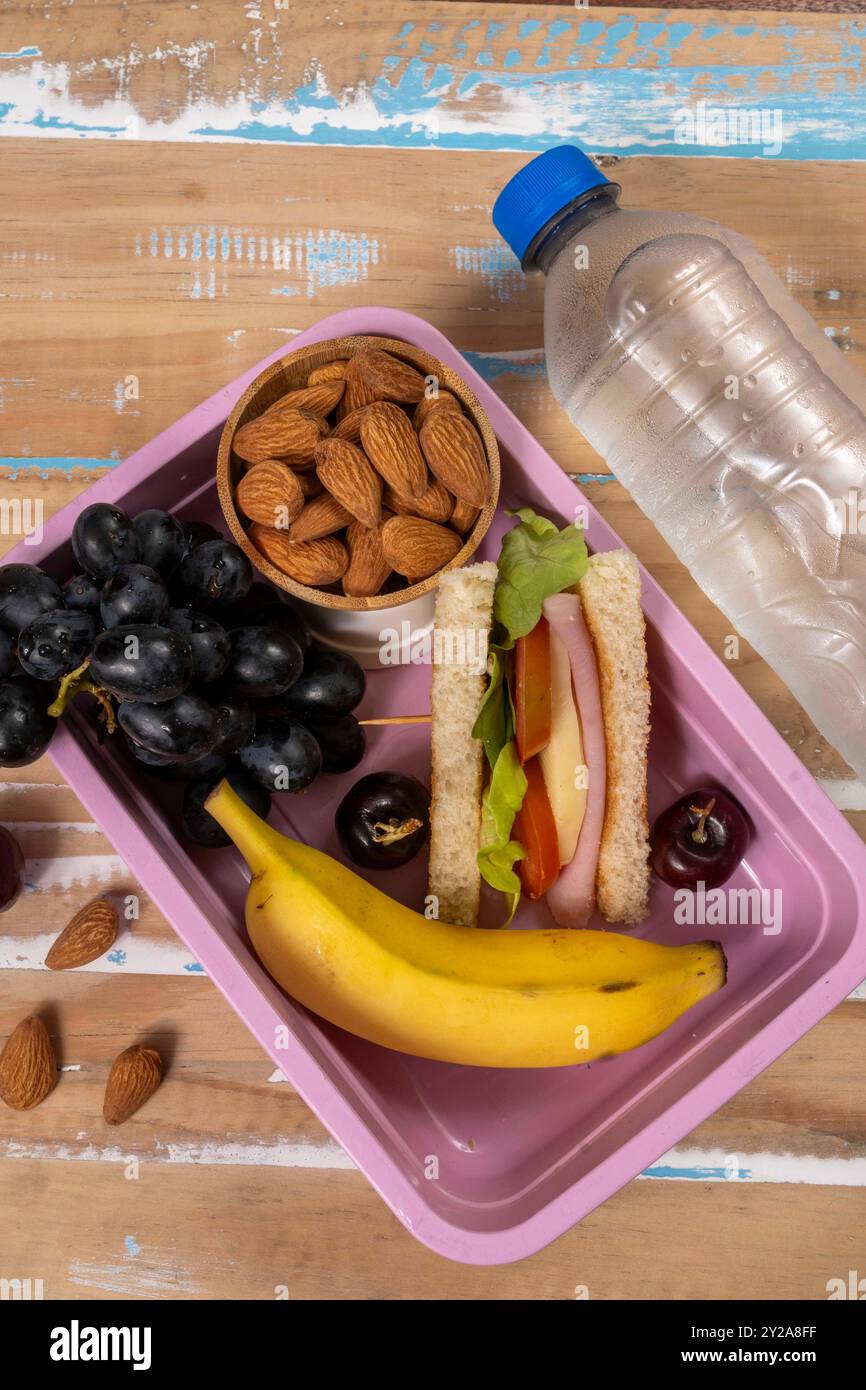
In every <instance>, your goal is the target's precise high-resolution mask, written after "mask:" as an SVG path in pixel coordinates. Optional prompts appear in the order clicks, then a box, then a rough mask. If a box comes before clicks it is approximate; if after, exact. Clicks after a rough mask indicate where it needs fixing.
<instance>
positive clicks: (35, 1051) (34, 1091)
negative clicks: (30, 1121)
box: [0, 1014, 57, 1110]
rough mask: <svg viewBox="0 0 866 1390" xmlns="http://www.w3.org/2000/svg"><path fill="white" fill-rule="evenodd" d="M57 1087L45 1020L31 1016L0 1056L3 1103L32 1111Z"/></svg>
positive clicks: (52, 1045) (54, 1065)
mask: <svg viewBox="0 0 866 1390" xmlns="http://www.w3.org/2000/svg"><path fill="white" fill-rule="evenodd" d="M56 1084H57V1058H56V1057H55V1055H54V1044H53V1043H52V1041H51V1038H50V1037H49V1034H48V1029H47V1028H46V1027H45V1024H44V1023H43V1022H42V1019H41V1018H37V1017H36V1015H35V1014H30V1015H29V1016H28V1017H27V1018H22V1020H21V1022H20V1023H19V1024H18V1027H17V1028H15V1029H14V1031H13V1032H12V1033H11V1034H10V1035H9V1037H8V1038H7V1040H6V1046H5V1047H4V1049H3V1051H2V1053H0V1100H2V1101H4V1102H5V1103H6V1105H8V1106H9V1107H10V1108H11V1109H12V1110H33V1109H34V1107H35V1106H37V1105H40V1104H41V1103H42V1101H43V1100H44V1099H45V1097H46V1096H47V1095H49V1094H50V1092H51V1091H53V1090H54V1087H55V1086H56Z"/></svg>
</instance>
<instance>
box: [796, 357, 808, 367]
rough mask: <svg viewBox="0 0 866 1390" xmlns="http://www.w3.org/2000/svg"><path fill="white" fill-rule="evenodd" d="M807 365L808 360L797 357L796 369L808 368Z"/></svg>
mask: <svg viewBox="0 0 866 1390" xmlns="http://www.w3.org/2000/svg"><path fill="white" fill-rule="evenodd" d="M808 365H809V359H808V357H798V358H797V366H798V367H808Z"/></svg>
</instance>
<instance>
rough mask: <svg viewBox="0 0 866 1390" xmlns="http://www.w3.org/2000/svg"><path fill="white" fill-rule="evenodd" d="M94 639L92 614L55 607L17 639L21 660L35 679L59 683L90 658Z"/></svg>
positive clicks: (94, 623) (37, 619)
mask: <svg viewBox="0 0 866 1390" xmlns="http://www.w3.org/2000/svg"><path fill="white" fill-rule="evenodd" d="M95 637H96V619H95V618H94V616H93V614H92V613H81V612H76V611H75V609H63V608H55V609H54V611H53V612H51V613H42V614H41V615H40V617H38V618H34V620H33V622H32V623H28V625H27V627H25V628H24V630H23V632H22V633H21V634H20V636H19V638H18V660H19V661H20V663H21V666H22V667H23V669H24V670H25V671H26V672H27V674H28V676H33V677H34V678H35V679H36V680H38V681H53V680H58V679H59V678H60V677H61V676H65V675H68V673H69V672H70V671H75V670H76V669H77V668H78V667H79V666H80V665H81V664H82V662H83V661H85V660H86V659H87V657H88V656H89V655H90V649H91V647H92V646H93V641H94V638H95Z"/></svg>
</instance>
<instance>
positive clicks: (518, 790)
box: [478, 740, 526, 926]
mask: <svg viewBox="0 0 866 1390" xmlns="http://www.w3.org/2000/svg"><path fill="white" fill-rule="evenodd" d="M525 795H526V773H525V772H524V771H523V768H522V767H521V766H520V761H519V759H518V757H517V747H516V745H515V744H514V742H513V740H509V742H508V743H506V744H505V745H504V746H503V748H502V749H501V750H500V753H499V756H498V757H497V759H496V763H495V765H494V768H493V775H492V776H491V778H490V784H489V786H488V787H487V790H486V791H485V793H484V796H483V797H482V799H481V849H480V850H479V851H478V871H479V873H480V874H481V877H482V878H483V879H484V881H485V882H486V883H489V884H490V886H491V888H495V889H497V891H498V892H500V893H504V894H505V897H506V899H507V900H508V905H509V912H508V917H507V919H506V921H505V923H504V924H503V925H504V926H508V925H509V923H510V922H511V920H512V918H513V917H514V914H515V912H516V911H517V904H518V903H519V902H520V879H519V877H518V875H517V874H516V873H515V870H514V865H515V864H516V863H517V861H518V860H519V859H525V858H526V850H525V849H524V848H523V846H522V845H521V844H520V843H519V842H518V841H517V840H512V839H511V829H512V826H513V825H514V818H515V816H516V815H517V812H518V811H519V810H520V808H521V806H522V805H523V798H524V796H525Z"/></svg>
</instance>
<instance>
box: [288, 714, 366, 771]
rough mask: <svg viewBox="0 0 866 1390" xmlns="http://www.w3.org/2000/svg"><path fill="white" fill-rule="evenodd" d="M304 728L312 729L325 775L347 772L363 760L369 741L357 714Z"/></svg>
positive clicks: (318, 721) (316, 721)
mask: <svg viewBox="0 0 866 1390" xmlns="http://www.w3.org/2000/svg"><path fill="white" fill-rule="evenodd" d="M304 727H305V728H306V729H309V731H310V733H311V734H312V735H313V738H314V739H315V740H316V742H317V743H318V745H319V748H320V749H321V753H322V771H323V772H348V771H349V770H350V769H351V768H353V767H357V765H358V763H359V762H360V761H361V759H362V758H363V756H364V752H365V750H366V747H367V738H366V735H365V733H364V729H363V727H362V725H360V724H359V723H358V721H357V719H356V718H355V716H354V714H339V715H337V716H336V717H335V718H333V719H308V720H307V722H306V724H305V725H304Z"/></svg>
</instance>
